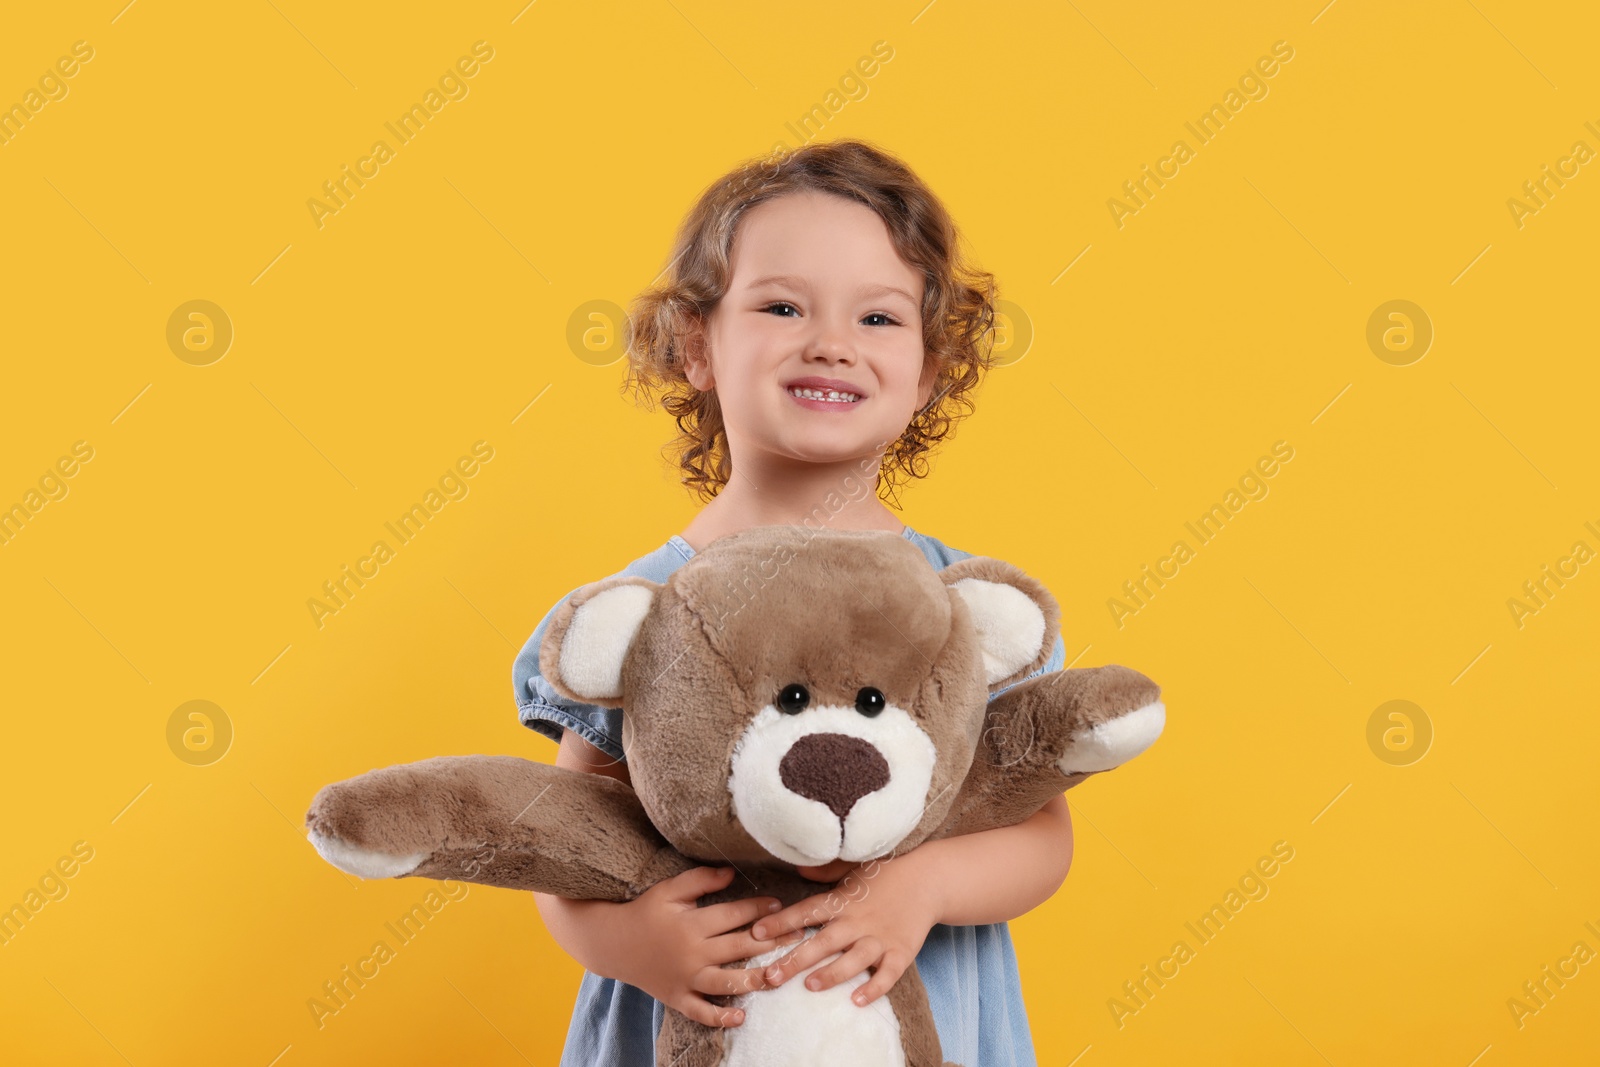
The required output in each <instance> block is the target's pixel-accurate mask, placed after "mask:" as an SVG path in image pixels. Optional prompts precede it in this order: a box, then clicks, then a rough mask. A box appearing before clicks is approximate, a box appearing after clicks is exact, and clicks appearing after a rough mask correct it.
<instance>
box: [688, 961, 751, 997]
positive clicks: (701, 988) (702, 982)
mask: <svg viewBox="0 0 1600 1067" xmlns="http://www.w3.org/2000/svg"><path fill="white" fill-rule="evenodd" d="M689 988H690V989H692V990H694V991H695V992H696V993H712V994H716V995H718V996H733V995H736V994H739V993H749V992H751V991H753V990H756V989H764V988H766V981H765V979H764V978H763V977H762V972H761V968H759V967H702V968H701V969H700V970H699V971H698V972H697V973H696V974H695V976H694V977H693V978H691V979H689Z"/></svg>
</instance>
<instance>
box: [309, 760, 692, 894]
mask: <svg viewBox="0 0 1600 1067" xmlns="http://www.w3.org/2000/svg"><path fill="white" fill-rule="evenodd" d="M306 825H307V826H308V827H309V828H310V830H311V842H312V844H313V845H315V846H316V849H317V851H318V852H320V853H321V854H322V856H323V858H324V859H326V860H328V862H330V863H332V864H333V865H334V866H335V867H338V868H339V869H341V870H344V871H348V872H349V873H351V874H355V875H359V876H360V877H363V878H401V877H417V878H436V879H440V880H444V881H459V882H475V883H478V884H481V885H493V886H502V887H505V888H508V889H525V890H531V891H533V892H536V893H555V894H557V895H559V896H564V897H572V898H575V899H580V900H610V901H624V900H632V899H633V898H634V897H636V896H638V895H639V894H640V893H643V892H644V891H645V890H646V889H648V888H650V887H651V886H652V885H654V884H656V883H657V882H659V881H661V880H662V879H664V878H668V877H671V876H672V875H674V874H678V873H680V872H681V871H685V870H688V869H689V868H690V867H692V866H694V863H693V862H692V861H690V860H689V859H687V858H686V857H684V856H682V855H681V854H680V853H678V851H677V850H676V849H674V848H672V846H671V845H669V844H668V843H667V842H666V841H665V840H664V839H663V838H662V837H661V835H660V834H659V833H658V832H657V831H656V828H655V827H654V826H653V825H652V824H651V822H650V820H649V818H648V817H647V816H646V815H645V813H644V809H643V808H642V807H641V806H640V804H639V800H638V797H637V796H636V795H635V794H634V792H633V790H632V789H631V788H630V787H629V786H628V785H626V784H624V783H623V782H619V781H617V780H616V779H615V778H611V777H608V776H606V775H602V774H584V773H582V772H579V771H570V770H567V769H565V768H562V767H552V766H550V765H549V764H545V763H535V762H533V761H531V760H525V759H519V758H517V757H515V756H439V757H435V758H434V759H426V760H422V761H420V762H417V763H406V764H401V765H399V766H395V767H385V768H382V769H379V770H375V771H369V772H367V773H366V774H362V775H358V776H356V777H354V778H350V779H346V780H345V781H342V782H335V783H333V784H332V785H327V786H324V787H323V788H322V789H321V790H320V791H319V792H318V793H317V795H316V797H315V799H314V800H313V801H312V803H311V810H310V811H309V812H307V813H306Z"/></svg>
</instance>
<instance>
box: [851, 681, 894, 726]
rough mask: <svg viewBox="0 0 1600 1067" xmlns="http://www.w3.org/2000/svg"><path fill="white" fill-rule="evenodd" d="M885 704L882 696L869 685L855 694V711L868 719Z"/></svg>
mask: <svg viewBox="0 0 1600 1067" xmlns="http://www.w3.org/2000/svg"><path fill="white" fill-rule="evenodd" d="M887 703H888V702H887V701H885V700H884V699H883V694H882V693H880V692H878V691H877V690H876V689H874V688H872V686H870V685H869V686H867V687H866V688H865V689H863V690H861V692H859V693H857V694H856V710H857V711H859V712H860V713H861V714H863V715H866V716H868V717H869V718H870V717H871V716H873V715H876V714H878V712H880V711H882V710H883V709H884V707H885V706H886V705H887Z"/></svg>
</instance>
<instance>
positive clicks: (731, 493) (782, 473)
mask: <svg viewBox="0 0 1600 1067" xmlns="http://www.w3.org/2000/svg"><path fill="white" fill-rule="evenodd" d="M879 462H880V461H878V460H873V459H865V460H850V461H847V462H844V463H839V464H826V463H803V462H802V463H784V464H774V465H771V466H768V467H766V468H764V469H762V470H761V471H759V472H748V471H747V470H735V471H734V472H733V476H732V477H731V478H730V479H729V481H728V484H727V485H725V486H723V487H722V491H721V492H719V493H718V494H717V495H716V496H715V497H714V498H713V499H712V500H711V502H710V503H708V504H707V505H706V506H705V507H703V508H701V509H700V512H699V513H698V514H697V515H695V517H694V518H693V519H692V520H691V521H690V523H689V525H688V526H686V527H685V528H684V531H683V533H682V534H681V535H680V536H682V537H683V539H684V540H685V541H687V542H689V547H690V548H692V549H694V550H695V551H696V552H700V551H702V550H703V549H704V548H705V547H706V546H707V545H709V544H710V543H711V542H712V541H715V540H716V539H717V538H719V537H724V536H726V535H728V534H732V533H738V532H739V531H740V530H748V529H750V528H752V527H756V526H784V525H795V526H799V525H807V526H812V527H814V528H823V527H825V528H828V529H834V530H888V531H890V532H893V533H903V532H904V531H905V523H904V522H902V521H901V519H900V518H899V516H897V515H896V514H895V513H894V512H893V511H891V510H889V508H888V507H887V506H886V505H885V504H884V503H883V502H882V501H881V500H879V499H878V497H877V494H876V493H875V492H874V486H875V485H876V483H877V476H878V466H879Z"/></svg>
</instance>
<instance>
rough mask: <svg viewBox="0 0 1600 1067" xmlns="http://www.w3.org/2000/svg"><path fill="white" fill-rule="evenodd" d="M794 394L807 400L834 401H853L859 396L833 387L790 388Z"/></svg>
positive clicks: (858, 398)
mask: <svg viewBox="0 0 1600 1067" xmlns="http://www.w3.org/2000/svg"><path fill="white" fill-rule="evenodd" d="M789 392H791V393H793V394H794V395H795V396H801V397H805V398H806V399H807V400H832V401H835V402H846V403H849V402H854V401H857V400H860V399H861V398H860V397H859V396H857V395H856V394H855V393H841V392H838V391H837V390H834V389H807V388H798V389H790V390H789Z"/></svg>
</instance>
